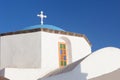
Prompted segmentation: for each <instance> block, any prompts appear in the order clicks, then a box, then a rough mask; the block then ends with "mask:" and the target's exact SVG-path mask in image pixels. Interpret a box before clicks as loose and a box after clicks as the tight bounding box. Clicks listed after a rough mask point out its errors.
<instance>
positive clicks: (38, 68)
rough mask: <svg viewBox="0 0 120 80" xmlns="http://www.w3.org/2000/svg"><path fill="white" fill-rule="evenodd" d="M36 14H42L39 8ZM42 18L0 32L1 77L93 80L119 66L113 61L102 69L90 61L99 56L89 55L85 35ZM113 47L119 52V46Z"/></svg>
mask: <svg viewBox="0 0 120 80" xmlns="http://www.w3.org/2000/svg"><path fill="white" fill-rule="evenodd" d="M38 16H40V17H42V18H44V17H45V16H44V15H43V13H42V12H41V14H40V15H38ZM42 18H41V25H34V26H30V27H27V28H25V29H23V30H19V31H15V32H7V33H1V34H0V80H88V79H91V80H92V78H94V77H98V76H100V75H102V74H106V73H110V72H112V71H114V70H117V69H119V68H120V65H116V67H115V66H114V67H111V66H110V69H109V70H108V71H106V72H105V71H104V70H103V71H101V70H100V67H97V66H96V65H95V64H92V63H93V62H94V61H98V63H99V61H100V60H97V59H99V58H98V57H97V58H96V59H95V58H94V59H93V60H92V59H89V58H91V56H92V55H91V53H92V52H91V44H90V42H89V40H88V39H87V37H86V36H85V35H83V34H78V33H73V32H69V31H65V30H63V29H61V28H59V27H56V26H53V25H43V20H42ZM110 50H112V49H111V48H110ZM116 50H117V51H116ZM106 51H107V50H104V51H102V52H101V53H104V52H106ZM113 51H114V53H117V54H118V53H120V50H118V49H113ZM99 53H100V52H99ZM107 53H109V52H107ZM96 54H97V53H96ZM108 55H110V54H108ZM111 55H114V54H112V53H111ZM116 56H117V58H116ZM116 56H113V57H114V58H116V59H117V60H119V59H120V54H118V55H116ZM101 57H102V56H101ZM92 61H93V62H92ZM108 61H109V59H108ZM100 63H101V65H102V63H104V62H100ZM106 63H107V61H106ZM116 64H118V62H117V63H116ZM93 65H94V69H96V71H97V72H99V73H96V72H95V71H94V70H93V68H92V67H93ZM98 65H99V64H98ZM110 65H113V63H111V64H110ZM91 66H92V67H91ZM1 78H6V79H1ZM96 80H97V79H96Z"/></svg>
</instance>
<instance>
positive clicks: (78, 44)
mask: <svg viewBox="0 0 120 80" xmlns="http://www.w3.org/2000/svg"><path fill="white" fill-rule="evenodd" d="M61 39H65V40H66V43H67V41H69V43H70V44H71V45H70V46H71V55H72V62H75V61H77V60H79V59H81V58H83V57H85V56H86V55H88V54H90V53H91V46H90V45H89V44H88V43H87V41H86V40H85V39H84V38H83V37H75V36H68V35H61V34H54V33H48V32H41V46H42V48H41V50H42V52H41V53H42V54H41V57H42V61H41V63H42V66H41V67H42V68H51V69H54V68H59V52H58V42H59V41H60V40H61ZM68 55H69V53H68Z"/></svg>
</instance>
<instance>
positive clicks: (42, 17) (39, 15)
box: [37, 11, 47, 25]
mask: <svg viewBox="0 0 120 80" xmlns="http://www.w3.org/2000/svg"><path fill="white" fill-rule="evenodd" d="M37 16H38V17H40V18H41V25H43V23H44V22H43V19H44V18H47V16H46V15H44V14H43V11H41V13H40V14H38V15H37Z"/></svg>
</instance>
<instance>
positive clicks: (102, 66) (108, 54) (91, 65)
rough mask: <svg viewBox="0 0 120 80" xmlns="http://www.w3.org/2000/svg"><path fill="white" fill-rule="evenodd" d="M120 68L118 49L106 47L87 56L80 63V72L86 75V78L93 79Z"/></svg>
mask: <svg viewBox="0 0 120 80" xmlns="http://www.w3.org/2000/svg"><path fill="white" fill-rule="evenodd" d="M119 68H120V49H118V48H113V47H107V48H103V49H100V50H98V51H96V52H94V53H92V54H91V55H90V56H88V57H87V58H86V59H85V60H84V61H83V62H82V63H81V72H83V73H87V74H88V76H87V78H88V79H90V78H94V77H97V76H100V75H103V74H106V73H110V72H112V71H114V70H117V69H119Z"/></svg>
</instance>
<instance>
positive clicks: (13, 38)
mask: <svg viewBox="0 0 120 80" xmlns="http://www.w3.org/2000/svg"><path fill="white" fill-rule="evenodd" d="M40 52H41V35H40V32H34V33H26V34H16V35H9V36H2V37H1V66H0V67H1V68H6V67H10V68H11V67H12V68H40V66H41V55H40Z"/></svg>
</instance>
